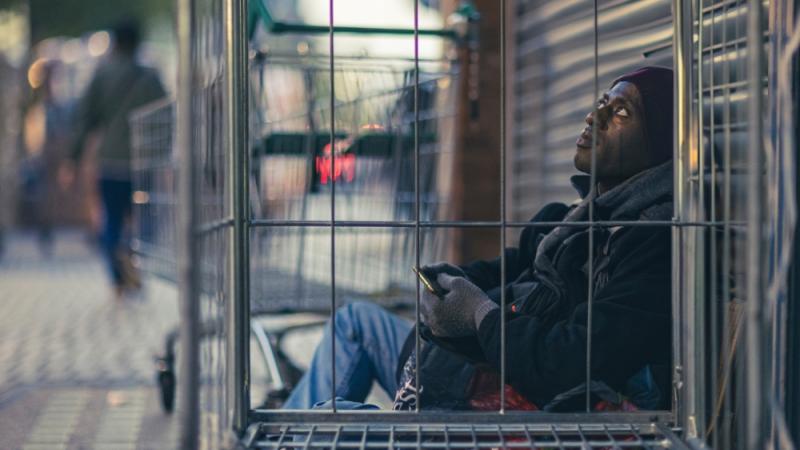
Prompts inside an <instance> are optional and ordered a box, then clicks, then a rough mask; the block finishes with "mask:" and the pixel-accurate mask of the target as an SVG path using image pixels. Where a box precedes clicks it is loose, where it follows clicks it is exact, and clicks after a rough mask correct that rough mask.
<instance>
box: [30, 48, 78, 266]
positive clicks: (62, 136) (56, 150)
mask: <svg viewBox="0 0 800 450" xmlns="http://www.w3.org/2000/svg"><path fill="white" fill-rule="evenodd" d="M58 69H59V65H58V63H57V62H56V61H47V60H44V59H40V60H38V61H37V62H35V63H34V64H33V65H32V66H31V69H30V71H31V80H32V83H33V84H32V87H33V88H34V90H33V98H32V101H31V103H30V104H29V105H28V106H27V108H26V111H25V117H24V127H23V136H24V139H23V140H24V144H25V156H24V158H23V159H22V160H21V161H20V168H19V174H20V177H21V181H22V183H21V185H22V192H21V193H22V200H23V202H24V204H25V205H27V208H25V211H26V213H27V216H28V217H27V219H28V220H29V221H30V223H32V224H33V225H34V226H35V227H36V230H37V234H38V238H39V248H40V250H41V252H42V254H44V255H45V256H50V254H51V253H52V246H53V232H52V228H53V222H54V216H53V214H54V209H55V206H56V205H55V200H56V197H57V195H56V194H57V192H56V191H57V190H58V186H57V176H56V175H57V172H58V167H59V165H60V163H61V160H62V158H63V156H64V153H65V147H66V146H67V144H68V136H69V125H70V123H69V122H70V121H69V117H70V113H69V109H68V107H67V106H65V105H63V104H61V103H60V102H59V101H58V100H57V99H56V97H55V95H54V94H53V82H54V79H55V77H56V76H57V71H58Z"/></svg>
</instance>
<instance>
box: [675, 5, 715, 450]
mask: <svg viewBox="0 0 800 450" xmlns="http://www.w3.org/2000/svg"><path fill="white" fill-rule="evenodd" d="M694 7H695V11H696V13H695V14H696V17H695V18H694V19H695V20H694V22H695V23H696V24H697V25H696V26H697V31H696V34H697V47H696V48H695V49H694V50H695V51H696V53H695V55H696V56H695V58H696V67H695V71H694V74H695V77H696V78H695V81H694V83H693V86H694V94H695V95H696V97H695V98H696V101H697V104H696V106H695V109H694V110H693V111H694V118H693V120H692V122H691V126H692V127H693V128H692V143H693V145H692V146H691V149H690V151H691V152H692V153H691V157H689V158H688V163H689V164H690V167H689V168H688V169H689V170H688V175H689V177H688V179H689V180H691V185H690V186H687V190H688V191H689V192H690V193H691V194H690V195H689V196H688V198H687V199H686V200H687V204H686V205H685V206H686V208H687V215H686V216H685V217H684V218H683V219H684V220H692V221H694V220H696V221H704V220H705V214H704V208H705V198H706V197H705V145H704V142H703V133H704V128H705V114H704V110H703V108H704V103H705V102H704V100H705V99H704V96H705V92H704V89H703V88H704V80H703V39H705V36H704V33H703V21H704V14H703V2H702V0H696V1H695V2H694ZM712 16H713V12H712ZM713 34H714V30H711V32H710V33H709V35H713ZM710 90H711V91H713V86H712V87H711V89H710ZM711 114H712V115H713V110H712V112H711ZM682 230H683V234H684V239H685V242H690V243H691V245H690V246H688V248H687V252H686V253H687V254H686V264H687V267H686V269H687V273H686V294H687V295H686V302H687V307H691V316H692V321H691V322H690V323H689V324H690V326H691V327H692V330H693V331H692V333H690V334H689V337H690V338H691V341H690V343H691V345H692V348H693V349H703V350H702V351H694V352H693V354H692V361H691V364H690V365H688V366H687V370H691V377H692V378H691V384H692V386H690V387H689V388H688V389H690V390H691V391H692V392H700V393H701V394H700V395H696V396H695V395H693V397H694V402H695V404H693V406H692V408H693V410H694V411H695V412H696V413H693V414H692V416H691V421H692V426H693V427H694V428H695V429H696V430H697V435H698V436H701V435H703V434H704V432H705V413H703V412H702V411H705V408H704V407H703V405H704V404H705V397H704V395H703V394H702V392H704V391H705V389H706V387H707V385H708V384H707V383H708V380H707V378H706V371H705V359H706V353H705V349H706V348H707V347H706V340H705V331H704V330H705V327H706V318H705V316H706V314H705V311H706V291H705V278H706V277H705V271H706V259H705V258H706V255H705V253H706V252H705V248H706V246H705V230H704V229H701V228H697V227H687V228H682ZM697 411H700V412H699V413H697Z"/></svg>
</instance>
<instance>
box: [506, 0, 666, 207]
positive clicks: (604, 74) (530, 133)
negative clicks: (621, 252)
mask: <svg viewBox="0 0 800 450" xmlns="http://www.w3.org/2000/svg"><path fill="white" fill-rule="evenodd" d="M599 3H600V5H599V7H600V10H599V17H598V23H599V45H598V47H599V65H598V71H599V81H600V89H601V92H602V90H603V89H605V88H607V87H608V85H609V83H610V82H611V81H612V80H613V79H614V78H616V77H617V76H618V75H620V74H622V73H624V72H626V71H629V70H631V69H634V68H636V67H640V66H643V65H664V66H669V67H671V66H672V47H671V45H672V17H671V7H670V5H671V2H670V1H669V0H641V1H607V2H599ZM515 30H516V36H515V37H516V50H515V68H514V71H515V80H514V90H515V92H514V94H515V104H514V117H513V120H514V131H513V137H514V140H513V143H512V151H513V154H511V155H510V157H511V158H513V161H514V168H513V172H512V177H513V189H512V192H511V197H512V201H513V203H512V208H513V211H512V214H513V219H514V220H526V219H528V218H529V217H530V216H531V214H532V213H533V212H535V211H536V210H537V209H538V208H539V207H541V206H542V205H544V204H545V203H547V202H551V201H562V202H570V201H572V200H574V199H575V198H576V194H575V191H574V190H573V189H572V187H571V186H570V184H569V177H570V175H572V174H575V173H576V170H575V168H574V167H573V163H572V159H573V156H574V154H575V140H576V139H577V137H578V134H579V133H580V130H581V129H582V128H583V126H584V125H583V124H584V122H583V120H584V118H585V116H586V114H587V113H588V111H590V110H591V108H592V106H593V104H594V100H595V99H594V98H593V97H594V18H593V8H592V3H591V2H586V1H584V0H553V1H532V0H522V1H520V3H519V5H518V11H517V17H516V27H515Z"/></svg>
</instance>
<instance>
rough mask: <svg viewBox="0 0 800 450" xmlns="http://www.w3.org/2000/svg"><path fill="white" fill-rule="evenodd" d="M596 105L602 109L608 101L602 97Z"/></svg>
mask: <svg viewBox="0 0 800 450" xmlns="http://www.w3.org/2000/svg"><path fill="white" fill-rule="evenodd" d="M596 106H597V109H600V108H602V107H603V106H606V101H605V100H604V99H602V98H601V99H600V100H598V101H597V105H596Z"/></svg>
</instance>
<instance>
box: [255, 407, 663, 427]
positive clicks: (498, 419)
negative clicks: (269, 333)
mask: <svg viewBox="0 0 800 450" xmlns="http://www.w3.org/2000/svg"><path fill="white" fill-rule="evenodd" d="M365 421H369V422H370V423H374V424H386V423H398V424H424V425H428V424H432V425H435V424H451V425H452V424H486V423H487V416H486V412H477V411H476V412H473V411H420V412H419V413H418V414H398V413H396V412H393V411H376V410H371V411H341V412H339V413H337V414H330V412H327V411H302V410H293V411H292V410H266V409H254V410H251V411H250V422H251V423H253V422H263V423H265V424H267V425H269V424H274V423H356V424H358V423H363V422H365ZM673 422H674V416H673V414H672V412H670V411H647V412H630V413H619V412H604V413H602V414H592V413H547V412H542V411H535V412H521V411H507V412H506V413H505V414H502V415H501V414H497V415H493V416H492V423H493V424H494V423H497V424H520V425H529V426H534V425H548V426H549V425H550V424H555V425H558V424H582V423H585V424H602V423H608V424H614V423H616V424H620V423H626V424H639V425H649V424H657V423H663V424H666V425H670V424H672V423H673Z"/></svg>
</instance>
